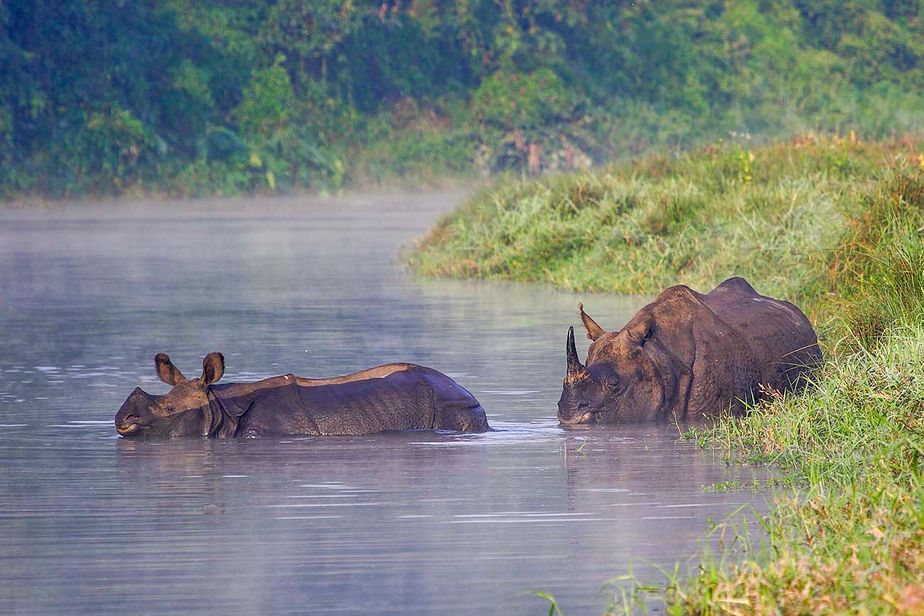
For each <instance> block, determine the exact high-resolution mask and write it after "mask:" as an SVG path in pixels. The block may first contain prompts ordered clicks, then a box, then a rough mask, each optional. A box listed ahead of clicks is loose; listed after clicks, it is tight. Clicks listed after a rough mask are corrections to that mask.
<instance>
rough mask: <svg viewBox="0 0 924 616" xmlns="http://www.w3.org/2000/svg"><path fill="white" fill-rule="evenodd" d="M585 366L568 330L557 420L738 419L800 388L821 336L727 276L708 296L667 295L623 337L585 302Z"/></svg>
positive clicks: (678, 289) (683, 290)
mask: <svg viewBox="0 0 924 616" xmlns="http://www.w3.org/2000/svg"><path fill="white" fill-rule="evenodd" d="M579 310H580V316H581V321H582V322H583V323H584V327H585V329H586V330H587V337H588V338H590V340H592V343H591V345H590V349H589V350H588V353H587V364H586V365H584V364H582V363H581V361H580V359H579V358H578V354H577V350H576V348H575V345H574V328H573V327H571V328H569V329H568V338H567V343H566V353H567V360H568V361H567V372H566V374H565V379H564V385H563V388H562V394H561V399H560V400H559V402H558V419H559V422H560V423H561V424H564V425H570V424H586V423H622V422H626V423H629V422H649V421H659V420H660V421H664V420H671V421H688V420H696V419H702V418H704V417H714V416H716V415H718V414H720V413H723V412H728V411H730V412H732V413H737V414H740V413H742V412H743V411H744V410H745V409H746V408H747V407H748V405H749V404H750V403H751V402H753V401H755V400H757V399H760V398H761V397H763V396H766V395H768V394H771V393H772V392H785V391H797V390H799V389H800V388H802V387H803V385H804V384H805V382H806V380H807V377H808V376H809V374H810V373H811V371H812V370H814V369H816V368H817V367H818V366H819V365H821V363H822V354H821V350H820V349H819V348H818V338H817V335H816V333H815V330H814V329H812V326H811V324H810V323H809V320H808V319H807V318H806V316H805V314H803V313H802V311H801V310H799V309H798V308H797V307H796V306H794V305H793V304H791V303H789V302H786V301H781V300H777V299H773V298H770V297H765V296H763V295H760V294H758V293H757V292H756V291H755V290H754V288H753V287H752V286H751V285H750V284H748V282H747V281H746V280H744V279H743V278H738V277H735V278H729V279H728V280H726V281H725V282H723V283H722V284H720V285H719V286H717V287H716V288H715V289H714V290H712V291H711V292H710V293H708V294H706V295H702V294H700V293H697V292H696V291H694V290H692V289H691V288H689V287H687V286H684V285H678V286H674V287H670V288H668V289H666V290H665V291H663V292H662V293H661V294H660V295H659V296H658V297H657V299H655V301H654V302H652V303H650V304H648V305H647V306H645V307H643V308H642V309H641V310H639V311H638V313H636V315H635V316H634V317H632V319H631V320H630V321H629V322H628V323H627V324H626V326H625V327H623V328H622V329H621V330H619V331H617V332H608V331H605V330H604V329H603V328H602V327H601V326H600V325H598V324H597V322H596V321H594V319H592V318H591V317H590V316H588V315H587V313H586V312H584V306H583V304H581V305H580V306H579Z"/></svg>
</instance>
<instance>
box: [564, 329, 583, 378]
mask: <svg viewBox="0 0 924 616" xmlns="http://www.w3.org/2000/svg"><path fill="white" fill-rule="evenodd" d="M565 350H566V352H567V354H568V373H567V374H566V375H565V382H566V383H573V382H574V381H576V380H578V379H579V378H581V376H583V374H584V365H583V364H582V363H581V360H580V358H578V354H577V348H576V347H575V346H574V327H569V328H568V342H567V343H566V346H565Z"/></svg>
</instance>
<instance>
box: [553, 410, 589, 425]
mask: <svg viewBox="0 0 924 616" xmlns="http://www.w3.org/2000/svg"><path fill="white" fill-rule="evenodd" d="M593 416H594V414H593V411H586V412H584V413H581V414H580V415H575V416H574V417H572V418H570V419H562V418H559V419H558V422H559V423H561V424H563V425H566V426H577V425H580V424H586V423H590V420H591V418H592V417H593Z"/></svg>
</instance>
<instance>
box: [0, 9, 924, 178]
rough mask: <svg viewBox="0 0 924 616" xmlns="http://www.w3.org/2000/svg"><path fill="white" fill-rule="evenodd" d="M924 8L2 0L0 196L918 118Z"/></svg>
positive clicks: (526, 156) (521, 156) (490, 162)
mask: <svg viewBox="0 0 924 616" xmlns="http://www.w3.org/2000/svg"><path fill="white" fill-rule="evenodd" d="M922 13H924V9H922V5H921V3H920V2H916V1H912V0H846V1H843V2H842V1H834V0H743V1H742V2H728V1H727V0H707V1H706V2H691V1H689V0H664V1H663V2H662V1H659V2H628V1H624V0H617V1H615V2H588V1H587V0H459V1H452V2H450V1H448V0H273V1H269V2H267V1H265V0H212V1H211V2H196V1H195V0H140V1H129V0H43V1H42V2H34V1H33V0H2V1H0V194H2V193H6V194H15V193H18V192H22V191H40V192H46V193H50V194H63V193H80V192H119V191H124V190H132V189H137V188H141V189H145V188H160V189H167V190H176V191H194V190H204V191H210V192H211V191H216V190H217V191H223V190H228V191H237V190H252V189H269V188H280V189H282V188H289V187H295V186H311V185H319V184H330V183H332V182H340V181H343V180H344V179H345V178H346V179H348V178H350V177H354V178H360V179H361V178H362V177H363V176H364V174H365V175H369V174H372V175H381V171H382V170H383V169H387V168H388V167H392V168H394V169H395V170H396V173H398V174H400V173H401V172H400V169H404V168H415V169H419V168H420V166H421V164H422V163H425V162H426V161H428V160H430V161H432V163H433V166H434V167H435V168H447V169H448V168H452V169H461V168H465V167H470V168H471V167H479V166H480V167H482V168H483V169H484V170H486V171H491V170H494V169H498V168H509V167H514V168H522V169H529V170H531V171H539V170H542V169H555V168H563V167H574V166H581V165H585V164H588V163H589V162H592V161H600V160H603V159H605V158H609V157H612V156H614V155H619V154H622V153H628V152H634V151H638V150H640V149H644V148H646V147H649V146H651V145H657V144H661V143H671V144H674V145H688V144H690V143H691V142H694V141H696V140H697V139H698V138H699V136H700V135H702V136H704V137H705V138H707V139H708V138H714V137H716V136H717V135H721V134H723V133H724V132H727V131H743V132H752V133H775V134H779V133H782V132H788V131H793V130H803V129H806V128H816V129H827V130H842V131H846V130H851V129H854V130H859V131H861V132H865V133H867V134H871V135H878V134H883V133H886V134H887V133H890V132H901V131H906V130H912V129H914V128H916V127H918V126H921V125H922V120H924V112H922V111H920V110H921V109H924V105H922V103H924V100H922V99H924V94H922V92H924V14H922ZM409 110H413V111H412V112H409ZM387 143H395V144H401V145H396V147H395V149H394V152H391V153H390V151H389V149H388V148H387V147H384V146H383V144H387ZM414 143H419V144H420V147H417V148H415V147H413V144H414ZM440 143H442V144H443V146H442V147H441V146H440V145H439V144H440ZM229 144H231V145H229ZM228 148H230V149H228ZM229 152H232V153H233V155H232V154H229ZM242 152H243V154H242ZM373 152H374V153H375V158H381V157H382V156H384V157H385V158H386V159H388V158H389V157H392V158H393V159H394V160H393V161H392V162H391V163H389V162H388V161H387V160H386V161H384V162H383V161H382V160H375V161H374V163H373V161H372V158H373V156H372V154H371V153H373ZM434 153H436V155H437V156H453V157H455V158H456V159H457V160H452V161H449V160H434V159H433V156H434ZM399 158H400V160H399ZM253 160H259V161H260V163H259V164H256V163H252V162H248V161H253ZM348 160H349V161H352V162H351V163H349V164H348V163H347V162H345V161H348ZM363 161H365V162H363ZM373 167H375V169H376V170H377V171H374V172H373V171H371V169H372V168H373ZM270 171H271V172H272V173H268V172H270ZM268 177H272V178H273V179H272V181H270V180H268V179H267V178H268Z"/></svg>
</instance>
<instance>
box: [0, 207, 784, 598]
mask: <svg viewBox="0 0 924 616" xmlns="http://www.w3.org/2000/svg"><path fill="white" fill-rule="evenodd" d="M460 197H461V195H456V194H440V195H391V196H388V195H386V196H376V197H363V196H352V197H341V198H337V199H327V200H322V199H311V198H299V199H294V198H293V199H282V200H271V201H254V200H251V201H223V202H191V203H189V202H188V203H135V204H102V205H87V204H84V205H73V206H68V207H54V208H50V209H43V210H29V211H22V210H8V211H0V613H16V614H49V613H94V614H103V613H108V614H142V613H165V612H173V613H182V614H193V613H225V614H237V613H241V614H285V613H310V614H316V613H343V614H482V613H484V614H495V613H496V614H542V613H545V611H546V610H547V604H546V603H545V602H544V601H543V600H541V599H539V598H537V597H535V596H532V595H530V594H529V591H530V590H534V589H537V590H543V591H546V592H550V593H552V594H554V595H555V596H556V597H557V598H558V600H559V602H560V603H561V605H562V607H563V608H564V610H565V612H566V613H567V614H569V615H572V614H598V613H601V612H602V611H603V610H604V608H605V606H606V604H607V600H608V594H607V592H606V591H605V590H602V586H603V584H604V583H605V582H606V581H607V580H609V579H611V578H613V577H615V576H618V575H622V574H625V573H626V572H627V570H628V569H629V567H630V566H631V567H632V569H633V570H634V571H635V573H636V574H639V575H640V576H641V577H647V578H655V579H657V574H656V572H655V566H666V567H668V568H670V567H672V566H673V564H674V563H675V562H676V561H677V560H678V559H683V558H687V557H690V556H692V555H694V554H695V553H696V550H697V546H698V545H700V542H701V540H702V537H703V536H704V534H705V533H706V531H707V529H708V525H707V521H708V520H710V519H711V520H716V521H721V520H723V519H725V518H726V516H728V515H729V514H731V513H732V512H733V511H735V510H736V509H738V508H739V507H741V506H742V505H746V506H753V507H755V508H756V509H757V510H759V511H762V510H765V509H766V507H767V505H766V503H765V500H766V498H765V496H764V495H763V494H756V493H754V492H748V491H737V492H731V493H726V494H716V493H714V492H713V491H709V489H708V487H709V486H710V485H712V484H714V483H717V482H726V481H744V482H750V481H751V480H752V479H753V478H754V477H755V476H758V475H755V473H757V471H754V470H752V469H744V468H731V469H729V468H727V467H726V466H725V465H724V463H723V462H722V461H721V460H720V459H719V458H718V456H716V455H714V454H712V453H709V452H703V451H700V450H698V449H697V448H696V447H695V446H693V445H691V444H689V443H685V442H678V440H677V430H676V428H658V427H641V428H639V427H636V428H631V429H630V428H621V429H609V430H607V429H595V430H580V429H577V430H562V429H560V428H559V427H558V426H557V422H556V420H555V411H556V402H557V400H558V396H559V394H560V388H561V378H562V376H563V371H564V360H565V357H564V342H565V333H566V331H567V327H568V325H570V324H576V323H577V321H578V319H577V318H576V307H577V301H578V299H579V297H578V296H577V295H572V294H569V293H565V292H562V291H558V290H553V289H549V288H543V287H528V286H516V285H501V284H486V283H470V282H446V281H429V280H415V279H413V278H411V277H409V276H408V275H407V274H406V273H405V272H404V270H403V268H402V267H401V265H400V264H399V263H398V261H397V257H396V255H397V251H398V249H399V247H400V246H402V245H406V244H407V243H408V242H409V241H410V240H411V239H412V238H413V237H415V236H419V235H420V234H422V233H423V232H424V231H425V230H426V229H427V228H428V226H429V225H431V224H432V223H433V221H434V220H435V219H436V218H437V217H438V216H439V215H440V214H441V213H442V212H445V211H446V210H447V209H449V208H451V207H452V206H453V205H454V204H456V203H458V200H459V199H460ZM580 299H583V300H584V302H585V304H586V305H587V308H588V311H590V312H591V314H593V315H594V316H595V317H597V318H598V320H599V321H600V322H601V324H603V325H604V326H609V327H611V328H615V327H619V326H621V325H622V324H623V323H624V322H625V321H626V320H627V319H628V317H629V316H630V315H631V314H632V313H633V312H634V311H635V310H636V309H637V308H638V307H639V306H640V305H641V304H642V303H643V302H644V298H617V297H608V296H602V295H599V296H592V295H585V296H582V297H581V298H580ZM584 342H586V341H584ZM579 344H580V343H579ZM581 346H583V347H584V348H585V349H586V344H584V345H581ZM213 350H217V351H222V352H223V353H224V355H225V358H226V364H227V371H226V373H225V377H224V380H225V381H233V380H251V379H259V378H263V377H266V376H270V375H275V374H283V373H287V372H294V373H296V374H300V375H304V376H326V375H332V374H341V373H346V372H351V371H354V370H357V369H360V368H365V367H368V366H372V365H375V364H379V363H385V362H390V361H411V362H416V363H420V364H424V365H428V366H431V367H434V368H437V369H439V370H442V371H443V372H446V373H448V374H449V375H451V376H452V377H454V378H455V379H456V380H457V381H459V383H461V384H462V385H464V386H465V387H467V388H468V389H470V390H471V391H472V392H473V393H474V394H475V395H476V396H477V397H478V399H479V400H480V401H481V403H482V405H483V406H484V407H485V409H487V411H488V416H489V420H490V421H491V423H492V425H493V426H494V427H495V428H497V429H498V431H496V432H493V433H489V434H482V435H445V434H429V433H405V434H383V435H375V436H364V437H352V438H347V437H342V438H325V439H307V438H288V439H274V438H267V439H262V440H243V441H235V442H218V441H205V440H199V439H180V440H173V441H159V442H157V441H130V440H126V439H120V438H118V437H117V436H116V433H115V430H114V428H113V425H112V418H113V415H114V413H115V411H116V410H117V409H118V407H119V406H120V405H121V403H122V401H123V400H124V399H125V397H126V396H127V395H128V394H129V392H131V390H132V389H133V388H134V387H135V386H137V385H141V386H142V387H143V388H145V389H146V390H147V391H149V392H151V393H163V392H164V391H166V390H167V389H168V388H167V386H165V385H163V384H161V383H159V382H158V381H156V379H155V378H154V371H153V357H154V354H155V353H157V352H159V351H166V352H168V353H170V355H171V357H172V358H173V361H174V363H175V364H177V365H178V366H179V367H180V368H181V369H182V370H184V371H185V372H186V374H187V376H192V375H193V374H198V372H199V370H200V369H201V368H200V367H201V360H202V357H203V356H204V355H205V354H206V353H207V352H209V351H213ZM582 353H583V350H582Z"/></svg>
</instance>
